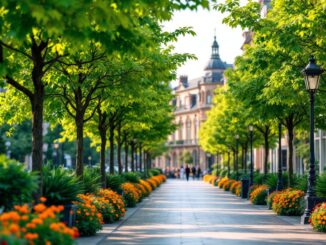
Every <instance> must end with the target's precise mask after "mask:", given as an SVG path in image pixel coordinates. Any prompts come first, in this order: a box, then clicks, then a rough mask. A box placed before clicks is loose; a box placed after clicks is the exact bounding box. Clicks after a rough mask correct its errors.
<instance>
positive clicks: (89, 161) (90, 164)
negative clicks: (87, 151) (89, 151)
mask: <svg viewBox="0 0 326 245" xmlns="http://www.w3.org/2000/svg"><path fill="white" fill-rule="evenodd" d="M88 164H89V166H92V156H89V157H88Z"/></svg>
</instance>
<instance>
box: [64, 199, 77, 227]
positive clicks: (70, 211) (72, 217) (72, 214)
mask: <svg viewBox="0 0 326 245" xmlns="http://www.w3.org/2000/svg"><path fill="white" fill-rule="evenodd" d="M76 212H77V205H75V204H67V205H65V206H64V209H63V211H62V212H61V214H62V217H61V221H62V222H64V223H65V224H67V225H68V226H69V227H72V226H74V225H75V221H76Z"/></svg>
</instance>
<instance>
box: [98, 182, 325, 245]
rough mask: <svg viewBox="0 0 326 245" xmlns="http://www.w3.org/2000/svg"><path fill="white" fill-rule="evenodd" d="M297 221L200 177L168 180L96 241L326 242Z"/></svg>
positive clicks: (159, 244)
mask: <svg viewBox="0 0 326 245" xmlns="http://www.w3.org/2000/svg"><path fill="white" fill-rule="evenodd" d="M297 221H298V219H296V218H289V219H288V218H284V217H282V218H279V217H277V216H276V215H275V214H274V213H273V212H271V211H269V210H266V208H262V207H255V206H253V205H251V204H250V203H249V202H248V201H247V200H241V199H240V198H238V197H235V196H233V195H231V194H230V193H228V192H224V191H223V190H220V189H218V188H217V187H213V186H211V185H208V184H206V183H204V182H201V181H189V182H188V183H187V182H186V181H182V180H168V181H167V183H165V184H163V185H162V186H161V187H160V188H159V189H158V190H157V191H155V192H153V193H152V195H151V197H150V198H149V199H147V200H145V201H144V203H143V204H142V206H141V207H140V208H139V209H138V210H137V211H136V212H135V213H134V214H133V215H132V216H130V217H129V218H128V219H127V220H126V221H125V222H124V223H123V224H122V225H121V226H119V227H117V229H116V230H114V231H113V232H112V233H110V234H109V235H108V237H106V238H105V239H103V240H102V241H101V243H100V244H102V245H106V244H107V245H114V244H117V245H119V244H126V245H127V244H144V245H149V244H151V245H170V244H171V245H178V244H184V245H202V244H205V245H219V244H222V245H229V244H241V245H244V244H248V245H249V244H250V245H258V244H284V245H285V244H286V245H290V244H302V245H316V244H326V235H325V234H321V233H316V232H313V231H312V230H311V228H310V227H309V226H302V225H300V224H294V223H296V222H297Z"/></svg>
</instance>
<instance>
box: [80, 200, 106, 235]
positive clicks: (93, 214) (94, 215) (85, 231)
mask: <svg viewBox="0 0 326 245" xmlns="http://www.w3.org/2000/svg"><path fill="white" fill-rule="evenodd" d="M78 198H79V199H80V201H77V202H74V204H76V205H77V214H76V227H77V228H78V231H79V233H80V235H81V236H93V235H95V234H96V232H97V231H99V230H101V229H102V224H103V217H102V214H101V213H100V212H98V210H97V208H96V206H95V205H94V203H93V202H94V198H93V195H91V194H88V195H84V194H80V195H78Z"/></svg>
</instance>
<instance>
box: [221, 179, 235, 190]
mask: <svg viewBox="0 0 326 245" xmlns="http://www.w3.org/2000/svg"><path fill="white" fill-rule="evenodd" d="M235 182H236V181H235V180H234V179H230V180H228V181H226V182H225V183H224V184H223V189H224V190H225V191H229V190H230V187H231V185H232V184H233V183H235Z"/></svg>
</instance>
